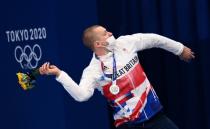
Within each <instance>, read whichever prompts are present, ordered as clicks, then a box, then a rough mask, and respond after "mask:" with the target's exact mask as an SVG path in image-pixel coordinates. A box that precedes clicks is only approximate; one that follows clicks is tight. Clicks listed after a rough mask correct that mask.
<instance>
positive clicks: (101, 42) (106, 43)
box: [95, 26, 115, 51]
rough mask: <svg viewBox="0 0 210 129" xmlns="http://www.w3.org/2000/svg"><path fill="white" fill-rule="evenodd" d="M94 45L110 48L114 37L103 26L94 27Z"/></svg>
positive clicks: (112, 45)
mask: <svg viewBox="0 0 210 129" xmlns="http://www.w3.org/2000/svg"><path fill="white" fill-rule="evenodd" d="M95 32H96V33H95V36H96V37H95V38H96V41H95V47H98V48H99V47H101V48H106V49H108V50H110V51H111V50H112V49H113V48H114V46H115V38H114V36H113V35H112V33H111V32H109V31H107V30H106V29H105V28H104V27H102V26H100V27H97V28H96V29H95Z"/></svg>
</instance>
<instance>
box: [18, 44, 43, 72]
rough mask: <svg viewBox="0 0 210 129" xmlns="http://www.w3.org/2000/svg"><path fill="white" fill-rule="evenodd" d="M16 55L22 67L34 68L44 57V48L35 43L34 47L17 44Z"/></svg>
mask: <svg viewBox="0 0 210 129" xmlns="http://www.w3.org/2000/svg"><path fill="white" fill-rule="evenodd" d="M14 56H15V59H16V61H17V62H18V63H19V64H20V66H21V68H22V69H34V68H36V67H37V66H38V62H39V60H40V59H41V57H42V50H41V47H40V46H39V45H38V44H35V45H34V46H33V48H31V47H30V46H29V45H26V46H25V47H24V48H22V47H21V46H16V48H15V51H14Z"/></svg>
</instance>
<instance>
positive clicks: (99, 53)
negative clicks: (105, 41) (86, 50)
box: [94, 48, 110, 56]
mask: <svg viewBox="0 0 210 129" xmlns="http://www.w3.org/2000/svg"><path fill="white" fill-rule="evenodd" d="M94 52H95V54H96V55H97V56H104V55H106V54H108V53H109V52H110V51H109V50H108V49H106V48H101V49H96V50H95V51H94Z"/></svg>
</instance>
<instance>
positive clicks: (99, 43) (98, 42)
mask: <svg viewBox="0 0 210 129" xmlns="http://www.w3.org/2000/svg"><path fill="white" fill-rule="evenodd" d="M93 45H94V48H98V47H101V46H102V44H101V42H100V41H94V43H93Z"/></svg>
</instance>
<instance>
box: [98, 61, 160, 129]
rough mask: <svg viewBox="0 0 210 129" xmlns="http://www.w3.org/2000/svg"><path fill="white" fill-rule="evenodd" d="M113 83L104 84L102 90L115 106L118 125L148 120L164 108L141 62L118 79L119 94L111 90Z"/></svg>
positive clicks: (115, 117) (112, 105)
mask: <svg viewBox="0 0 210 129" xmlns="http://www.w3.org/2000/svg"><path fill="white" fill-rule="evenodd" d="M111 85H112V84H111V83H108V84H106V85H104V86H103V89H102V90H103V94H104V96H105V97H106V98H107V100H108V102H109V103H110V105H111V107H112V108H113V112H114V119H115V123H114V124H115V126H116V127H117V126H119V125H121V124H122V123H124V122H128V121H133V122H137V123H139V122H143V121H146V120H148V119H149V118H150V117H152V116H153V115H155V114H156V113H157V112H158V111H160V110H161V109H162V105H161V104H160V102H159V99H158V97H157V95H156V93H155V91H154V89H153V88H152V86H151V84H150V82H149V81H148V79H147V77H146V75H145V73H144V70H143V69H142V67H141V65H140V64H139V63H137V64H136V65H135V66H134V68H133V69H132V70H130V71H129V72H128V73H127V74H126V75H124V76H123V77H122V78H120V79H117V85H118V86H119V88H120V92H119V93H118V94H117V95H113V94H112V93H111V92H110V90H109V88H110V86H111Z"/></svg>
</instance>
